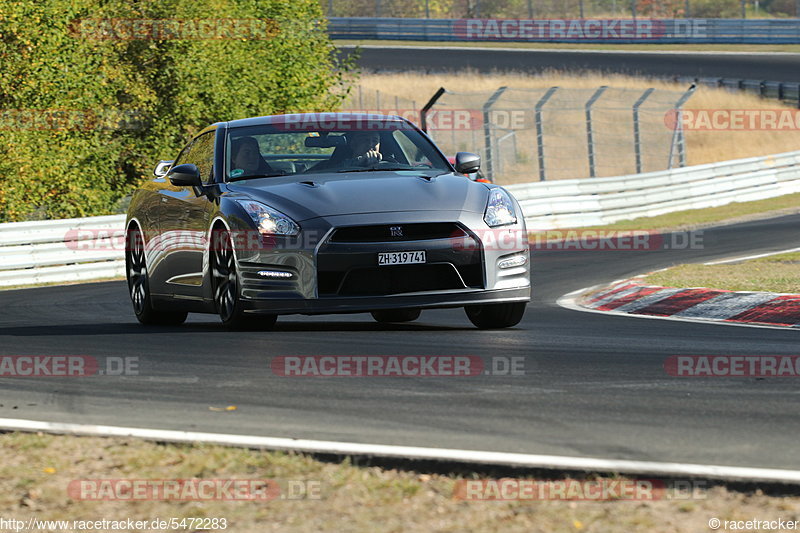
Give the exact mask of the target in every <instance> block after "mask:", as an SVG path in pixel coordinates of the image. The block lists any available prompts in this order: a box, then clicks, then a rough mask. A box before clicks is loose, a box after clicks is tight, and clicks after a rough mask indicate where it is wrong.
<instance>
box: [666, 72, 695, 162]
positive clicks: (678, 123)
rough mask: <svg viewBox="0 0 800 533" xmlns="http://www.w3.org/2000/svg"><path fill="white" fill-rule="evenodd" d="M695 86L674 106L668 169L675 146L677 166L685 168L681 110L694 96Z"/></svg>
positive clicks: (684, 140) (684, 144) (684, 139)
mask: <svg viewBox="0 0 800 533" xmlns="http://www.w3.org/2000/svg"><path fill="white" fill-rule="evenodd" d="M695 89H697V85H695V84H694V83H693V84H692V85H691V86H690V87H689V89H687V91H686V92H685V93H683V95H682V96H681V97H680V98H679V99H678V101H677V103H676V104H675V129H674V130H673V132H672V143H671V144H670V147H669V164H668V165H667V168H668V169H672V160H673V158H674V156H675V152H674V150H675V146H676V145H677V146H678V166H681V167H685V166H686V138H685V136H684V134H683V115H682V111H681V108H682V107H683V104H685V103H686V101H687V100H688V99H689V98H691V96H692V95H693V94H694V91H695Z"/></svg>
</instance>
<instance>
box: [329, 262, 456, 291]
mask: <svg viewBox="0 0 800 533" xmlns="http://www.w3.org/2000/svg"><path fill="white" fill-rule="evenodd" d="M463 288H464V283H463V282H462V281H461V277H460V276H459V275H458V272H457V271H456V269H455V267H453V265H451V264H449V263H446V264H435V265H394V266H380V267H374V268H355V269H353V270H350V271H349V272H347V274H345V275H344V276H343V280H342V282H341V286H340V288H339V290H338V295H339V296H377V295H383V294H402V293H404V292H420V291H441V290H447V289H463Z"/></svg>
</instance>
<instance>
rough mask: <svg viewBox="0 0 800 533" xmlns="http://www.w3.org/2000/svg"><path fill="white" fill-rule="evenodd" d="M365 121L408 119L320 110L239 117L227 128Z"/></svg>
mask: <svg viewBox="0 0 800 533" xmlns="http://www.w3.org/2000/svg"><path fill="white" fill-rule="evenodd" d="M332 120H334V121H342V122H349V121H359V120H363V121H367V120H379V121H384V122H404V123H407V122H408V121H407V120H406V119H404V118H403V117H399V116H397V115H380V114H378V113H361V112H355V111H354V112H349V111H342V112H321V113H287V114H283V115H267V116H263V117H251V118H241V119H237V120H231V121H229V122H228V127H229V128H240V127H244V126H263V125H268V124H285V123H287V122H289V123H297V124H306V123H308V124H314V123H315V122H318V123H324V122H330V121H332Z"/></svg>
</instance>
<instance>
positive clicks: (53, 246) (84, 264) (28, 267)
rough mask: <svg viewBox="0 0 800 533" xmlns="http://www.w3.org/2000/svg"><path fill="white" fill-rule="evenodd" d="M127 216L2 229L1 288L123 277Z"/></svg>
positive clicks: (20, 224) (14, 224) (11, 225)
mask: <svg viewBox="0 0 800 533" xmlns="http://www.w3.org/2000/svg"><path fill="white" fill-rule="evenodd" d="M124 231H125V215H113V216H104V217H88V218H68V219H63V220H42V221H34V222H12V223H5V224H0V287H10V286H14V285H29V284H33V283H61V282H68V281H85V280H90V279H99V278H111V277H118V276H123V275H125V250H124V246H120V245H119V242H120V239H123V240H122V242H124Z"/></svg>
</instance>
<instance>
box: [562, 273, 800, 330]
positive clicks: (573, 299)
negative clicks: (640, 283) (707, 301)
mask: <svg viewBox="0 0 800 533" xmlns="http://www.w3.org/2000/svg"><path fill="white" fill-rule="evenodd" d="M609 285H612V284H605V283H600V284H598V285H592V286H591V287H584V288H583V289H578V290H576V291H572V292H570V293H567V294H565V295H564V296H562V297H560V298H559V299H558V300H556V304H558V305H559V306H561V307H563V308H565V309H570V310H572V311H581V312H583V313H597V314H600V315H615V316H624V317H628V318H644V319H648V320H671V321H673V322H692V323H695V324H698V323H699V324H708V325H711V326H734V327H740V328H761V329H778V330H782V331H787V330H795V331H797V330H798V328H796V327H794V326H767V325H765V324H750V323H746V322H727V321H725V320H723V319H721V318H694V317H692V318H688V317H677V316H653V315H634V314H631V313H623V312H621V311H613V310H612V311H601V310H599V309H590V308H588V307H583V306H582V305H579V304H578V302H577V300H578V297H579V296H581V295H582V294H585V293H587V292H589V291H594V290H597V289H599V288H602V287H606V286H609Z"/></svg>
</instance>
